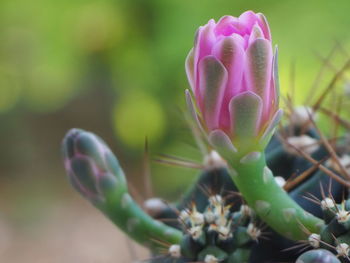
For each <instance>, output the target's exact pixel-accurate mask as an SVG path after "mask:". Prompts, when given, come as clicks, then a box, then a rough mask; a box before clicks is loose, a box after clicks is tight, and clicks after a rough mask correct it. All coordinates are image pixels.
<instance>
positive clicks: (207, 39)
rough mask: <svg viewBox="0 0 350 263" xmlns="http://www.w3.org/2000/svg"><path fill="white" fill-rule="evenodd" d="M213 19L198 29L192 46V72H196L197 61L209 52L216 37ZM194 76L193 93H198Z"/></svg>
mask: <svg viewBox="0 0 350 263" xmlns="http://www.w3.org/2000/svg"><path fill="white" fill-rule="evenodd" d="M214 28H215V21H214V20H213V19H211V20H209V22H208V24H206V25H205V26H202V27H200V28H199V29H198V31H197V34H196V39H195V46H194V72H197V74H198V63H199V61H200V60H201V59H202V58H204V57H205V56H208V55H210V54H211V50H212V48H213V46H214V44H215V41H216V37H215V34H214ZM197 74H196V76H195V83H196V84H197V86H196V87H195V94H198V92H199V91H198V89H199V87H198V81H197V78H198V76H197Z"/></svg>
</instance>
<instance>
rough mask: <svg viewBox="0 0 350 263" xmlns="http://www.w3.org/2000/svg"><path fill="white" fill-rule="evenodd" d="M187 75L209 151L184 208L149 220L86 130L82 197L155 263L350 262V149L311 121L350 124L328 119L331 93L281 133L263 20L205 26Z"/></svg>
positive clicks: (70, 160) (81, 135)
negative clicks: (321, 118)
mask: <svg viewBox="0 0 350 263" xmlns="http://www.w3.org/2000/svg"><path fill="white" fill-rule="evenodd" d="M185 64H186V73H187V77H188V81H189V84H190V86H191V90H192V92H191V91H189V90H186V102H187V105H188V109H189V112H190V114H191V116H192V118H193V122H194V124H195V125H191V127H192V128H193V131H194V135H195V139H196V141H197V142H200V143H199V144H200V145H201V149H203V145H205V147H204V148H205V149H204V156H203V160H204V161H203V165H200V166H198V165H197V166H196V165H193V164H190V165H191V167H199V168H200V169H201V172H200V175H199V176H198V179H197V180H196V182H195V183H194V184H193V185H191V187H190V189H189V190H188V191H187V193H186V194H185V195H184V197H183V198H182V199H181V200H180V201H179V202H177V203H172V204H171V203H168V202H166V201H163V200H162V199H160V198H151V199H148V200H146V201H145V202H144V204H143V205H142V208H141V207H140V206H139V204H137V203H136V202H135V201H134V199H133V197H132V195H131V194H130V193H129V189H128V185H127V180H126V178H125V175H124V172H123V170H122V169H121V167H120V165H119V163H118V160H117V159H116V157H115V156H114V155H113V153H112V151H111V150H110V149H109V148H108V146H107V145H106V144H105V143H104V142H103V141H102V139H100V138H99V137H98V136H96V135H94V134H93V133H90V132H86V131H83V130H79V129H72V130H71V131H69V132H68V133H67V135H66V137H65V138H64V141H63V156H64V163H65V168H66V170H67V173H68V178H69V180H70V182H71V184H72V185H73V187H74V188H75V189H76V190H77V191H78V192H79V193H80V194H81V195H82V196H83V197H84V198H86V199H87V200H89V201H90V202H91V203H92V204H93V205H94V206H96V207H97V208H98V209H100V210H101V211H102V212H103V213H104V214H105V215H106V216H107V217H109V218H110V219H111V220H112V222H114V223H115V224H116V225H117V226H118V227H119V228H120V229H122V230H123V231H124V232H125V233H126V234H127V235H128V236H130V237H131V238H132V239H134V240H135V241H137V242H139V243H140V244H142V245H145V246H147V247H149V248H150V250H151V251H152V253H153V255H154V256H153V257H152V258H151V259H149V260H148V261H147V262H152V263H155V262H165V263H183V262H201V263H219V262H221V263H235V262H237V263H242V262H250V263H256V262H296V263H339V262H350V258H349V254H350V199H346V198H348V197H347V195H348V189H349V187H350V182H349V181H350V175H349V174H350V171H349V169H348V166H349V164H350V151H349V149H348V148H346V147H344V143H345V142H347V141H346V140H344V139H343V138H341V137H340V138H341V139H339V140H338V139H335V140H333V139H332V144H331V143H330V142H329V141H330V140H329V139H328V138H327V137H326V136H325V135H324V134H323V133H322V132H321V130H320V129H319V127H318V126H317V124H316V121H315V119H314V113H315V112H313V111H316V110H318V109H320V108H322V109H323V112H324V113H327V114H328V116H331V120H335V123H336V125H339V123H341V124H344V123H345V124H346V121H344V120H342V119H341V118H340V117H339V116H337V115H335V114H334V113H332V112H331V111H329V110H327V109H325V108H324V107H321V103H322V100H324V98H325V97H326V95H327V93H329V90H330V89H329V88H327V89H326V91H325V92H324V93H323V94H322V96H321V97H320V98H319V99H318V100H317V103H316V104H315V105H313V106H312V107H308V108H307V107H302V108H300V107H292V106H290V105H289V112H288V115H289V118H288V120H287V122H286V123H285V124H283V125H280V127H278V126H277V124H279V121H280V119H281V117H282V110H281V109H280V106H279V97H280V94H279V81H278V66H277V48H275V51H273V44H272V38H271V32H270V28H269V25H268V23H267V20H266V18H265V16H264V15H263V14H261V13H254V12H252V11H247V12H245V13H243V14H241V15H240V16H239V17H233V16H224V17H222V18H221V19H219V20H218V22H215V21H214V20H213V19H211V20H209V22H208V23H207V24H206V25H204V26H201V27H200V28H199V29H198V30H197V33H196V36H195V41H194V47H193V48H192V49H191V50H190V52H189V54H188V56H187V59H186V63H185ZM348 64H349V63H347V64H346V65H345V68H346V67H347V66H349V65H350V64H349V65H348ZM345 68H344V70H343V71H345ZM338 78H339V76H338V75H337V78H336V80H337V79H338ZM333 85H334V84H333ZM345 124H344V125H345ZM276 130H277V131H278V132H277V133H275V132H276ZM280 134H287V135H286V136H285V137H283V136H281V135H280ZM178 160H179V159H177V161H178ZM325 160H328V161H327V162H325ZM163 162H165V163H170V164H174V163H176V162H175V161H174V160H173V161H169V160H168V161H165V160H163ZM179 163H180V164H182V165H183V164H186V162H184V161H183V160H180V161H179ZM179 163H177V164H179ZM187 164H188V163H187ZM325 189H328V192H327V191H325ZM305 196H306V198H305ZM267 235H269V236H270V238H267ZM299 247H302V248H303V250H305V249H306V250H308V251H306V252H305V253H302V252H303V251H302V252H300V251H298V250H297V251H295V250H294V251H293V249H294V248H299Z"/></svg>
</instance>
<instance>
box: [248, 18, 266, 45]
mask: <svg viewBox="0 0 350 263" xmlns="http://www.w3.org/2000/svg"><path fill="white" fill-rule="evenodd" d="M258 38H264V32H263V31H262V30H261V28H260V26H259V24H258V23H255V25H254V26H253V29H252V32H251V33H250V36H249V40H248V46H250V45H251V44H252V43H253V42H254V41H255V40H256V39H258Z"/></svg>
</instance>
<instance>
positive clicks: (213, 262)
mask: <svg viewBox="0 0 350 263" xmlns="http://www.w3.org/2000/svg"><path fill="white" fill-rule="evenodd" d="M204 262H205V263H218V262H219V260H218V259H217V258H216V257H215V256H213V255H206V256H205V258H204Z"/></svg>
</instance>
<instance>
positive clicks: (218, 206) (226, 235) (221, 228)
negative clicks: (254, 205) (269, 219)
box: [156, 194, 263, 263]
mask: <svg viewBox="0 0 350 263" xmlns="http://www.w3.org/2000/svg"><path fill="white" fill-rule="evenodd" d="M231 208H232V207H231V205H229V204H225V198H224V197H223V196H221V195H219V194H216V195H211V196H209V197H208V205H207V207H206V208H205V209H204V211H198V209H197V207H196V205H195V204H194V203H192V205H191V207H190V208H186V209H183V210H181V211H179V213H178V221H179V223H180V225H181V228H182V229H183V232H184V236H183V238H182V240H181V242H180V243H179V244H169V245H168V246H167V248H168V250H167V251H164V252H165V253H166V255H164V258H163V260H166V259H167V258H168V259H169V260H170V259H175V260H179V261H180V260H181V261H180V262H205V263H217V262H228V263H229V262H238V261H239V262H248V260H249V256H250V249H251V246H252V245H253V244H254V243H256V242H258V240H259V239H260V238H262V237H263V228H262V227H260V226H258V225H257V223H256V222H257V221H256V217H255V214H254V212H253V210H252V209H251V208H250V207H248V206H247V205H245V204H242V205H241V206H240V208H239V210H238V211H232V209H231ZM156 260H158V259H156ZM169 262H170V261H169Z"/></svg>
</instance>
